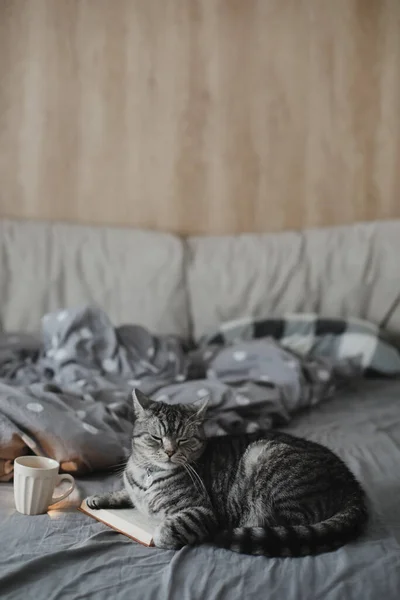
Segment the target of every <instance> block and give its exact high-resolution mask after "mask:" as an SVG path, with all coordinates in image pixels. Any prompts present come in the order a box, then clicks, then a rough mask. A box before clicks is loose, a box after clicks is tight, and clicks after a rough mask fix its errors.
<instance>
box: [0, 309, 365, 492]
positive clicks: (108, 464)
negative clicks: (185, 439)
mask: <svg viewBox="0 0 400 600" xmlns="http://www.w3.org/2000/svg"><path fill="white" fill-rule="evenodd" d="M358 376H359V371H358V370H357V368H355V367H354V368H353V367H352V366H351V365H350V364H349V363H345V364H344V363H343V364H339V363H334V362H332V361H329V360H327V359H326V358H322V357H321V358H317V357H315V356H314V357H313V358H312V359H309V358H305V357H300V356H297V355H296V354H295V353H293V352H291V351H289V350H287V349H284V348H283V347H281V346H280V345H279V344H278V343H277V342H276V341H274V340H272V339H271V338H262V339H254V340H247V341H239V342H237V343H226V344H225V345H223V346H221V345H203V346H200V347H190V346H188V344H186V343H185V342H184V341H182V340H180V339H178V338H177V337H175V336H172V335H171V336H154V335H152V334H151V333H150V332H149V331H147V330H146V329H145V328H143V327H141V326H139V325H122V326H120V327H114V326H113V325H112V323H111V322H110V320H109V318H108V316H107V315H106V314H105V313H104V311H102V310H101V309H100V308H98V307H96V306H87V307H84V308H76V309H72V310H61V311H57V312H55V313H52V314H48V315H45V316H44V317H43V320H42V335H41V339H36V338H34V337H32V336H28V335H18V334H4V335H2V336H0V481H1V480H8V479H10V478H11V477H12V461H13V459H14V458H15V457H16V456H19V455H21V454H26V453H31V452H33V453H35V454H43V455H45V456H51V457H53V458H55V459H56V460H58V461H59V462H60V463H61V469H62V470H63V471H65V472H70V473H73V474H74V473H75V474H83V473H85V472H90V471H94V470H101V469H109V468H113V467H117V466H118V465H121V464H123V463H124V461H125V460H126V457H127V455H128V453H129V443H130V432H131V428H132V420H133V418H134V417H133V411H132V403H131V394H132V389H133V388H139V389H140V390H141V391H143V392H144V393H145V394H148V395H150V396H151V397H153V398H154V399H155V400H159V401H164V402H168V403H171V404H174V403H186V404H187V403H192V402H203V401H206V400H207V401H208V403H209V404H208V417H207V420H206V424H205V427H206V433H207V435H208V436H210V437H212V436H217V435H226V434H229V433H241V432H245V431H247V432H253V431H257V430H259V429H268V428H270V427H272V426H274V425H283V424H285V423H286V422H288V421H289V420H290V416H291V414H292V413H293V412H295V411H297V410H299V409H301V408H304V407H309V406H313V405H315V404H317V403H318V402H320V401H321V400H323V399H326V398H329V397H330V396H332V394H333V393H334V392H335V390H336V389H337V387H338V385H339V384H341V383H343V382H346V381H348V380H349V379H352V378H354V377H358Z"/></svg>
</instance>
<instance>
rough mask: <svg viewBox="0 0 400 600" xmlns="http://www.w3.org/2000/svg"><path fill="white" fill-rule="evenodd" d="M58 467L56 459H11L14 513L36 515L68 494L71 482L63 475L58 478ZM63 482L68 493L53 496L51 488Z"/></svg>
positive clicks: (72, 479)
mask: <svg viewBox="0 0 400 600" xmlns="http://www.w3.org/2000/svg"><path fill="white" fill-rule="evenodd" d="M59 468H60V464H59V463H58V462H57V461H56V460H53V459H52V458H46V457H44V456H20V457H19V458H16V459H15V460H14V500H15V507H16V509H17V511H18V512H20V513H22V514H24V515H40V514H43V513H45V512H46V511H47V509H48V508H49V506H51V505H52V504H55V503H56V502H60V500H63V499H64V498H66V497H67V496H69V495H70V493H71V492H72V491H73V490H74V488H75V480H74V478H73V477H72V475H68V474H67V473H65V474H62V475H59V474H58V470H59ZM64 480H67V481H69V482H70V483H71V485H70V487H69V488H68V490H67V491H66V492H64V493H63V494H60V495H58V496H53V493H54V488H55V487H56V486H58V485H59V484H60V483H61V482H62V481H64Z"/></svg>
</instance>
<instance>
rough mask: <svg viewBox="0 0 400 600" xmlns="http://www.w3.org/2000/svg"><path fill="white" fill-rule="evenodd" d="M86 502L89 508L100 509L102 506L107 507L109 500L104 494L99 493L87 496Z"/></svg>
mask: <svg viewBox="0 0 400 600" xmlns="http://www.w3.org/2000/svg"><path fill="white" fill-rule="evenodd" d="M86 504H87V505H88V507H89V508H91V509H94V510H99V509H100V508H106V507H107V501H106V500H105V498H104V496H98V495H95V496H89V498H86Z"/></svg>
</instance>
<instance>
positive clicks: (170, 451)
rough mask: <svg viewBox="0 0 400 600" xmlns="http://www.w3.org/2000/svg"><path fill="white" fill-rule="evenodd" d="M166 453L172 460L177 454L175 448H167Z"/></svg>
mask: <svg viewBox="0 0 400 600" xmlns="http://www.w3.org/2000/svg"><path fill="white" fill-rule="evenodd" d="M164 452H165V454H166V455H167V456H169V457H170V458H171V456H173V455H174V454H175V448H168V449H167V448H166V449H164Z"/></svg>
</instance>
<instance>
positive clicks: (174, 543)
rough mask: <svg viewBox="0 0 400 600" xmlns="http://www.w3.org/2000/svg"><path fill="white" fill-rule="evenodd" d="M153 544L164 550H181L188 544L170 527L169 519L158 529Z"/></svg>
mask: <svg viewBox="0 0 400 600" xmlns="http://www.w3.org/2000/svg"><path fill="white" fill-rule="evenodd" d="M153 542H154V545H155V546H156V548H163V549H164V550H179V549H180V548H182V547H183V546H186V544H187V543H188V542H187V540H185V539H184V537H183V536H181V535H180V534H179V532H177V531H176V530H175V529H172V527H170V526H169V524H168V519H166V520H165V521H164V522H163V523H161V524H160V525H159V526H158V527H157V528H156V530H155V532H154V535H153Z"/></svg>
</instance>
